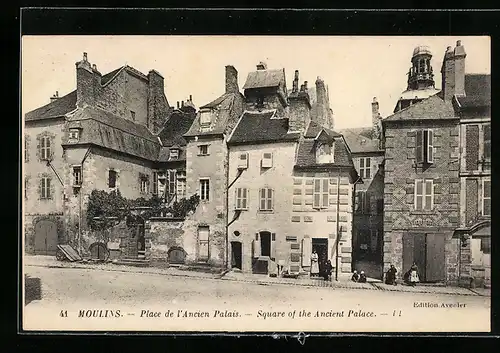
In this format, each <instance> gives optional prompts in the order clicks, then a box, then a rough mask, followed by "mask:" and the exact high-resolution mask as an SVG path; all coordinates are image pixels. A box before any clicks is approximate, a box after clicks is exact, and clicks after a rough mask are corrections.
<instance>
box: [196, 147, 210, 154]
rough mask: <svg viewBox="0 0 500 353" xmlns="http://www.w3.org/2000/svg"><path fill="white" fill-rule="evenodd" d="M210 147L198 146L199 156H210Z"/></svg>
mask: <svg viewBox="0 0 500 353" xmlns="http://www.w3.org/2000/svg"><path fill="white" fill-rule="evenodd" d="M208 154H209V153H208V145H200V146H198V155H199V156H208Z"/></svg>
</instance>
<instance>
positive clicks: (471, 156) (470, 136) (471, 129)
mask: <svg viewBox="0 0 500 353" xmlns="http://www.w3.org/2000/svg"><path fill="white" fill-rule="evenodd" d="M478 161H479V126H478V125H468V126H467V127H466V128H465V169H466V170H477V167H478V163H477V162H478Z"/></svg>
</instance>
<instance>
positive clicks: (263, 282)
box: [24, 264, 491, 297]
mask: <svg viewBox="0 0 500 353" xmlns="http://www.w3.org/2000/svg"><path fill="white" fill-rule="evenodd" d="M24 266H29V267H45V268H64V269H88V270H101V271H110V272H121V273H142V274H152V275H160V276H173V277H185V278H186V277H187V278H194V279H205V280H222V281H232V282H242V283H253V284H259V285H285V286H300V287H308V288H332V289H336V288H339V289H349V290H358V289H359V290H378V291H383V292H399V293H410V294H411V293H425V294H437V295H458V296H481V297H491V295H485V294H481V293H479V292H476V291H474V290H473V289H470V288H467V289H468V290H469V291H470V294H469V293H467V294H465V293H449V292H448V293H436V292H433V291H428V290H416V291H405V290H397V289H396V290H394V289H392V290H391V289H387V288H384V287H382V286H378V285H377V283H370V282H368V283H367V284H369V286H366V287H351V286H347V285H342V284H333V282H332V283H330V284H329V285H326V286H321V285H317V284H313V283H286V282H282V283H279V282H273V281H267V280H261V279H257V280H250V279H238V278H230V277H226V274H227V273H228V272H225V273H222V274H217V275H213V276H196V275H195V276H193V275H191V274H189V275H186V274H184V273H182V274H180V273H162V272H154V271H144V270H139V268H137V270H136V269H135V268H134V269H133V270H129V269H123V268H122V269H120V268H112V267H109V268H96V267H93V266H85V265H76V266H63V265H43V264H25V265H24ZM115 266H116V265H115Z"/></svg>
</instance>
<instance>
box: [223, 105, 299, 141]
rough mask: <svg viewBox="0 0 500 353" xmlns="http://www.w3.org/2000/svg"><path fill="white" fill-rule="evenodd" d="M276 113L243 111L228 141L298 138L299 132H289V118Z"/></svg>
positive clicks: (290, 139)
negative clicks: (277, 115)
mask: <svg viewBox="0 0 500 353" xmlns="http://www.w3.org/2000/svg"><path fill="white" fill-rule="evenodd" d="M275 113H276V111H275V110H265V111H261V112H259V111H245V112H243V114H242V116H241V118H240V120H239V122H238V125H236V127H235V128H234V131H233V134H232V136H231V137H230V139H229V141H228V143H229V144H252V143H263V142H283V141H296V140H298V138H299V136H300V134H299V133H288V119H277V118H274V115H275Z"/></svg>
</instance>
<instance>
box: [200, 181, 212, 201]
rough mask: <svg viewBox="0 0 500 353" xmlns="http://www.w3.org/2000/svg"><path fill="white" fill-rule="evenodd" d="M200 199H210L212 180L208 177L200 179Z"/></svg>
mask: <svg viewBox="0 0 500 353" xmlns="http://www.w3.org/2000/svg"><path fill="white" fill-rule="evenodd" d="M200 200H204V201H209V200H210V180H209V179H208V178H203V179H200Z"/></svg>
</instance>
